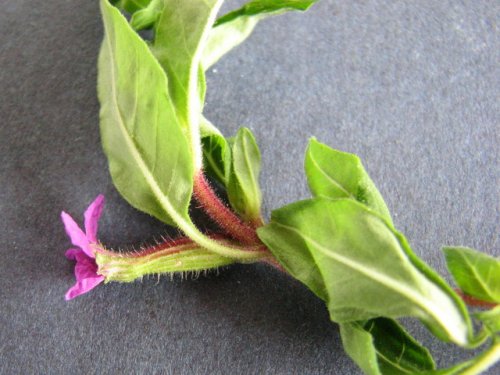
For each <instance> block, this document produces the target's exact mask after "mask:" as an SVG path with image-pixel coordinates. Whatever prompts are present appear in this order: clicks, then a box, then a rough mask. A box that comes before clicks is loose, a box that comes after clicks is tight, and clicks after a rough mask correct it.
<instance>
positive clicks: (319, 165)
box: [304, 138, 392, 225]
mask: <svg viewBox="0 0 500 375" xmlns="http://www.w3.org/2000/svg"><path fill="white" fill-rule="evenodd" d="M304 164H305V170H306V176H307V182H308V183H309V188H310V189H311V192H312V194H313V196H315V197H325V198H331V199H337V198H350V199H354V200H356V201H358V202H361V203H363V204H364V205H366V206H367V207H369V208H371V209H372V210H373V211H375V212H376V213H378V214H379V215H380V216H382V217H384V218H386V219H387V220H388V222H389V223H391V225H392V219H391V215H390V213H389V209H388V208H387V205H386V204H385V202H384V199H383V198H382V195H381V194H380V192H379V191H378V190H377V188H376V187H375V184H374V183H373V181H372V180H371V178H370V176H368V173H367V172H366V170H365V168H364V167H363V164H362V163H361V160H360V159H359V157H358V156H356V155H354V154H349V153H347V152H341V151H337V150H334V149H332V148H330V147H328V146H327V145H325V144H322V143H320V142H318V141H317V140H316V139H314V138H312V139H310V140H309V146H308V147H307V150H306V157H305V162H304Z"/></svg>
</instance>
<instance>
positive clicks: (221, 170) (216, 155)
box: [200, 118, 231, 186]
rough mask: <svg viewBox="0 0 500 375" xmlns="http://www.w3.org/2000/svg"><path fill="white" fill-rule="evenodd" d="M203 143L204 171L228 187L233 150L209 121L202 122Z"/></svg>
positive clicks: (203, 120)
mask: <svg viewBox="0 0 500 375" xmlns="http://www.w3.org/2000/svg"><path fill="white" fill-rule="evenodd" d="M200 131H201V142H202V146H203V165H204V171H205V172H206V173H207V174H209V175H210V176H211V177H213V178H215V179H216V180H218V181H219V182H220V183H221V184H222V185H223V186H227V183H228V178H229V177H228V175H229V170H230V168H231V149H230V147H229V144H228V142H227V140H226V138H224V136H223V135H222V134H221V133H220V132H219V130H217V128H216V127H215V126H213V125H212V124H211V123H210V122H209V121H208V120H207V119H205V118H202V119H201V122H200Z"/></svg>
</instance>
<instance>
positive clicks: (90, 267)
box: [75, 252, 98, 281]
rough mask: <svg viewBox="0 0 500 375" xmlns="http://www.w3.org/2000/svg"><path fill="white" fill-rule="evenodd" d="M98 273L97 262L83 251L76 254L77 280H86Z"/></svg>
mask: <svg viewBox="0 0 500 375" xmlns="http://www.w3.org/2000/svg"><path fill="white" fill-rule="evenodd" d="M96 276H98V275H97V264H96V263H95V260H94V259H93V258H89V257H88V256H87V255H86V254H84V253H83V252H82V253H80V254H76V265H75V278H76V281H80V280H84V279H87V278H91V277H96Z"/></svg>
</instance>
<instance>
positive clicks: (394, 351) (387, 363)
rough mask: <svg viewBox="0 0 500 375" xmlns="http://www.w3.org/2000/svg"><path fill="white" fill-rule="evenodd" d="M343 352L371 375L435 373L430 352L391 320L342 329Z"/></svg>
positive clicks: (359, 324) (368, 322)
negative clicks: (432, 371)
mask: <svg viewBox="0 0 500 375" xmlns="http://www.w3.org/2000/svg"><path fill="white" fill-rule="evenodd" d="M340 333H341V337H342V343H343V344H344V349H345V350H346V352H347V353H348V354H349V356H351V358H352V359H353V360H354V361H355V362H356V363H357V364H358V366H359V367H360V368H361V369H362V370H363V371H364V372H365V373H366V374H368V375H379V374H384V375H392V374H394V375H399V374H415V373H419V372H421V371H429V370H433V369H434V366H435V365H434V361H433V359H432V356H431V355H430V353H429V351H428V350H427V349H426V348H424V347H423V346H421V345H420V344H419V343H418V342H417V341H416V340H415V339H414V338H413V337H411V336H410V335H409V334H408V333H407V332H406V331H405V330H404V329H403V327H401V325H400V324H399V323H398V322H396V321H395V320H392V319H386V318H377V319H372V320H369V321H367V322H354V323H344V324H341V325H340Z"/></svg>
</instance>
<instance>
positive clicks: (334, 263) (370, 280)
mask: <svg viewBox="0 0 500 375" xmlns="http://www.w3.org/2000/svg"><path fill="white" fill-rule="evenodd" d="M258 235H259V237H260V238H261V239H262V241H263V242H264V243H265V244H266V245H267V246H268V247H269V249H270V250H271V252H272V253H273V254H274V255H275V256H276V258H277V259H278V260H279V261H280V263H281V264H282V265H283V266H284V267H285V268H286V269H287V271H288V272H289V273H290V274H291V275H292V276H294V277H295V278H297V279H299V280H300V281H302V282H303V283H304V284H306V285H307V286H308V287H309V288H310V289H311V290H312V291H314V292H315V293H316V294H317V295H318V296H319V297H320V298H322V299H324V300H325V302H326V304H327V307H328V310H329V312H330V317H331V319H332V320H333V321H335V322H338V323H346V322H352V321H358V320H367V319H372V318H376V317H380V316H384V317H388V318H398V317H403V316H410V317H417V318H419V319H420V320H422V321H423V322H424V323H426V325H427V326H428V327H429V328H430V329H431V330H432V331H433V332H434V333H435V334H437V335H438V336H439V337H440V338H441V339H443V340H449V341H453V342H455V343H457V344H459V345H467V344H468V341H469V338H470V337H471V336H472V332H471V327H470V320H469V317H468V315H467V314H466V312H465V310H464V309H463V304H462V303H461V302H460V300H459V299H458V297H457V296H456V294H455V293H453V292H452V291H451V290H450V289H449V288H445V287H443V285H442V284H443V283H444V282H443V281H441V282H436V280H435V277H436V275H433V276H432V277H429V276H428V275H427V273H426V272H423V271H422V270H421V267H417V266H416V265H415V264H414V263H415V262H414V260H413V259H412V258H411V257H410V256H409V255H408V254H409V253H411V250H410V249H409V248H406V249H405V247H406V243H404V242H403V243H402V242H401V241H400V237H399V236H398V235H396V234H395V233H394V231H393V230H392V228H391V227H390V226H389V225H388V224H387V223H386V221H385V220H383V219H382V218H381V217H379V216H378V215H376V214H375V213H373V211H371V210H369V209H368V208H366V207H365V206H364V205H362V204H360V203H358V202H356V201H354V200H351V199H339V200H330V199H325V198H315V199H311V200H306V201H301V202H296V203H293V204H291V205H288V206H285V207H283V208H281V209H279V210H275V211H273V213H272V217H271V222H270V224H268V225H266V226H265V227H262V228H260V229H259V230H258ZM413 257H415V258H416V256H415V255H413Z"/></svg>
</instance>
